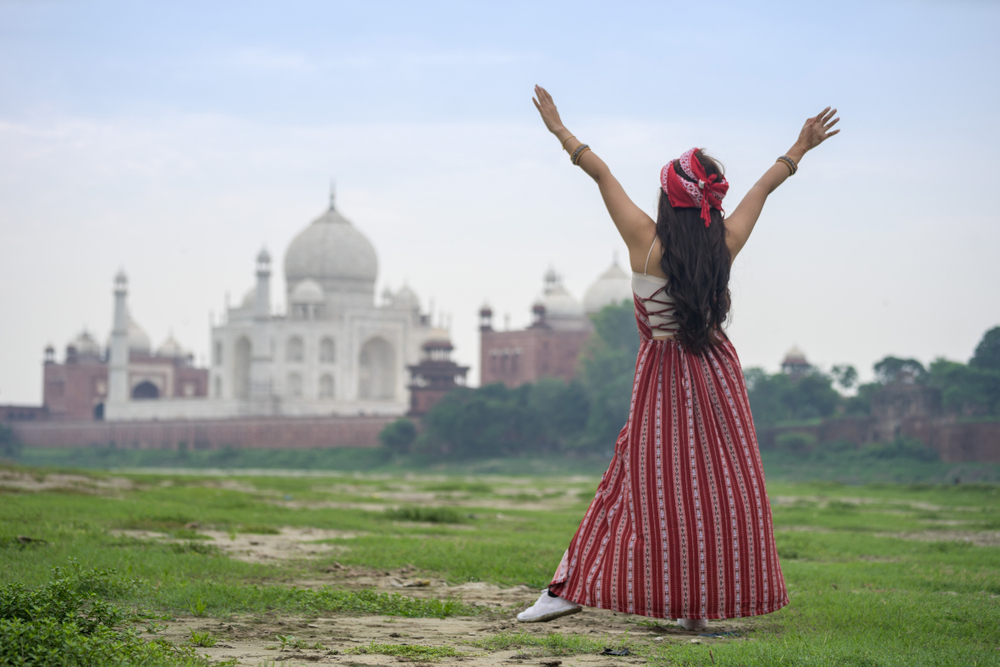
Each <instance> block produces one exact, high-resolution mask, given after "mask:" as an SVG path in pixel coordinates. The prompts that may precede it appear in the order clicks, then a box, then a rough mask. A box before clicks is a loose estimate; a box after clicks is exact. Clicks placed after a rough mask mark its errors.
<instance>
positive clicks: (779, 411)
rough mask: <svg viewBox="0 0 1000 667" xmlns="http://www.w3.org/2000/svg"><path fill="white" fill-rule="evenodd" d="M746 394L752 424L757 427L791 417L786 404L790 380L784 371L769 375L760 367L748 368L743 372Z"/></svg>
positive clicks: (789, 391)
mask: <svg viewBox="0 0 1000 667" xmlns="http://www.w3.org/2000/svg"><path fill="white" fill-rule="evenodd" d="M744 378H746V383H747V396H748V397H749V399H750V411H751V412H752V413H753V421H754V424H755V425H756V426H757V427H758V428H768V427H770V426H774V425H775V424H778V423H780V422H783V421H788V420H790V419H792V416H793V415H792V409H791V406H789V405H788V401H787V398H788V395H789V394H790V393H791V390H792V386H793V383H792V380H791V378H789V377H788V375H786V374H785V373H775V374H774V375H769V374H768V373H767V372H766V371H764V369H762V368H748V369H747V370H746V371H745V372H744Z"/></svg>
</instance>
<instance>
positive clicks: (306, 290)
mask: <svg viewBox="0 0 1000 667" xmlns="http://www.w3.org/2000/svg"><path fill="white" fill-rule="evenodd" d="M292 303H323V288H322V287H320V286H319V283H318V282H316V281H315V280H303V281H302V282H300V283H299V284H298V285H296V286H295V287H294V288H292Z"/></svg>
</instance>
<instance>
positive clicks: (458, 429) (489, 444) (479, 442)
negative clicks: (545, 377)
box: [415, 384, 547, 458]
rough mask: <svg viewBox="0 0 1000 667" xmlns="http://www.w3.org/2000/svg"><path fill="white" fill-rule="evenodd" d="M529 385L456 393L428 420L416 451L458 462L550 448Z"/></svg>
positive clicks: (466, 389) (450, 394) (441, 402)
mask: <svg viewBox="0 0 1000 667" xmlns="http://www.w3.org/2000/svg"><path fill="white" fill-rule="evenodd" d="M531 390H532V387H531V385H522V386H520V387H517V388H516V389H508V388H507V387H505V386H504V385H502V384H491V385H487V386H485V387H480V388H478V389H469V388H465V387H460V388H458V389H455V390H453V391H452V392H451V393H449V394H448V395H447V396H445V397H444V398H443V399H441V401H439V402H438V404H437V405H435V406H434V408H433V409H432V410H431V411H430V412H429V413H427V416H426V417H424V425H425V426H426V429H425V430H424V432H423V433H422V434H421V435H420V436H419V437H418V438H417V442H416V445H415V448H416V449H417V450H419V451H423V452H427V453H432V454H450V455H452V456H455V457H459V458H473V457H492V456H507V455H513V454H520V453H522V452H526V451H532V452H538V451H542V450H544V449H545V448H546V445H547V443H546V441H545V434H544V425H543V424H542V422H541V420H540V419H539V415H538V411H537V410H535V409H534V408H533V407H532V406H531V402H530V397H531Z"/></svg>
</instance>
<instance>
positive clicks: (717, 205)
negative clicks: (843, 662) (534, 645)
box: [518, 86, 840, 630]
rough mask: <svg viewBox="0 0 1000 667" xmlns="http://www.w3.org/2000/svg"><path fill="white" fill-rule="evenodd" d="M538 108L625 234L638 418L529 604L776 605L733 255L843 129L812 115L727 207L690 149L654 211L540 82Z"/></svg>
mask: <svg viewBox="0 0 1000 667" xmlns="http://www.w3.org/2000/svg"><path fill="white" fill-rule="evenodd" d="M534 103H535V107H536V108H537V109H538V112H539V113H540V114H541V116H542V120H543V121H545V126H546V127H547V128H548V129H549V131H550V132H552V133H553V134H554V135H556V139H558V140H559V141H560V143H561V144H562V147H563V149H564V150H565V151H566V152H567V153H569V155H570V159H571V161H572V163H573V164H574V165H578V166H580V167H581V168H582V169H583V170H584V171H585V172H586V173H587V175H589V176H590V177H591V178H593V179H594V180H595V181H597V185H598V187H600V190H601V196H602V197H603V198H604V203H605V205H606V206H607V208H608V213H610V214H611V219H612V220H613V221H614V223H615V226H617V227H618V231H619V233H620V234H621V236H622V239H624V241H625V244H626V245H627V246H628V251H629V262H630V264H631V265H632V289H633V292H634V302H635V315H636V320H637V321H638V325H639V336H640V339H641V342H640V347H639V356H638V359H637V360H636V368H635V381H634V384H633V387H632V401H631V405H630V408H629V417H628V422H627V423H626V424H625V427H624V428H623V429H622V431H621V434H620V435H619V436H618V441H617V442H616V443H615V453H614V457H613V458H612V460H611V465H610V466H609V468H608V471H607V472H606V473H605V474H604V477H603V478H602V479H601V483H600V485H599V486H598V488H597V494H596V496H595V498H594V501H593V502H592V503H591V505H590V507H589V509H588V510H587V513H586V515H585V516H584V518H583V522H582V523H581V524H580V528H579V529H578V530H577V532H576V535H575V536H574V537H573V539H572V541H571V542H570V545H569V549H567V551H566V553H565V554H564V555H563V559H562V562H561V563H560V564H559V567H558V569H557V570H556V573H555V576H554V577H553V579H552V582H551V583H550V584H549V587H548V590H546V591H543V592H542V595H541V597H540V598H539V599H538V602H536V603H535V604H534V605H532V606H531V607H530V608H528V609H527V610H525V611H523V612H522V613H520V614H518V620H520V621H523V622H538V621H547V620H551V619H553V618H558V617H560V616H565V615H566V614H573V613H576V612H578V611H580V610H581V605H586V606H591V607H601V608H604V609H611V610H614V611H619V612H623V613H629V614H641V615H643V616H652V617H654V618H674V619H678V622H679V623H680V624H681V626H682V627H685V628H687V629H689V630H693V629H700V628H702V627H704V626H705V619H718V618H733V617H737V616H754V615H757V614H767V613H770V612H773V611H776V610H778V609H780V608H781V607H783V606H785V605H786V604H788V593H787V591H786V589H785V582H784V578H783V577H782V574H781V568H780V567H779V564H778V554H777V550H776V548H775V544H774V532H773V528H772V524H771V508H770V505H769V504H768V499H767V495H766V493H765V490H764V471H763V468H762V466H761V462H760V453H759V451H758V450H757V441H756V435H755V433H754V427H753V420H752V418H751V416H750V404H749V402H748V400H747V392H746V385H745V383H744V380H743V372H742V369H741V368H740V362H739V358H738V357H737V356H736V350H735V349H734V348H733V346H732V344H731V343H730V342H729V339H728V338H727V337H726V334H725V332H724V331H723V324H724V323H725V321H726V316H727V314H728V312H729V305H730V298H729V269H730V266H731V264H732V261H733V259H735V258H736V255H737V254H739V252H740V250H741V249H742V248H743V246H744V244H746V242H747V238H749V236H750V232H752V231H753V228H754V225H755V224H756V222H757V218H758V217H759V216H760V212H761V209H762V208H763V207H764V202H765V201H766V200H767V197H768V195H770V194H771V193H772V192H774V190H775V189H776V188H777V187H778V186H779V185H781V184H782V183H783V182H784V181H785V179H787V178H788V177H789V176H791V175H793V174H794V173H795V172H796V171H797V170H798V163H799V162H800V161H801V160H802V157H803V156H804V155H805V154H806V152H808V151H810V150H812V149H813V148H815V147H816V146H818V145H820V144H821V143H822V142H823V141H825V140H826V139H828V138H830V137H831V136H833V135H835V134H837V133H838V132H839V131H840V130H834V129H832V128H833V126H834V125H835V124H836V123H837V121H838V120H839V119H837V118H835V115H836V113H837V112H836V109H834V110H831V109H830V108H829V107H827V108H826V109H824V110H823V111H822V112H820V113H819V114H818V115H817V116H815V117H814V118H810V119H809V120H807V121H806V123H805V125H804V126H803V128H802V131H801V132H800V133H799V138H798V140H797V141H796V142H795V144H794V145H793V146H792V148H791V149H790V150H789V151H788V153H786V154H785V155H782V156H781V157H779V158H778V159H777V161H776V162H775V164H774V165H772V166H771V168H770V169H768V170H767V171H766V172H765V173H764V175H763V176H762V177H761V178H760V180H759V181H757V183H756V185H754V186H753V187H752V188H751V189H750V191H749V192H748V193H747V194H746V196H745V197H744V198H743V201H741V202H740V204H739V206H737V207H736V210H735V211H733V213H732V215H730V216H727V217H723V211H722V202H723V198H724V197H725V195H726V192H727V190H728V189H729V183H728V182H727V181H726V179H725V176H724V175H723V171H722V167H721V165H719V164H718V163H717V162H716V161H715V160H713V159H712V158H711V157H709V156H708V155H706V154H705V153H704V152H703V151H701V150H698V149H691V150H689V151H687V152H685V153H684V154H683V155H681V157H680V158H679V159H677V160H672V161H671V162H669V163H667V165H666V166H665V167H663V169H662V171H661V172H660V185H661V190H662V191H661V192H660V203H659V213H658V216H657V220H656V222H653V220H652V219H651V218H650V217H649V216H648V215H646V214H645V213H643V212H642V211H641V210H639V208H638V207H637V206H636V205H635V204H634V203H632V200H631V199H629V197H628V195H626V194H625V191H624V190H623V189H622V187H621V185H620V184H619V183H618V181H617V180H616V179H615V177H614V176H613V175H612V174H611V171H610V170H609V169H608V166H607V165H606V164H604V161H603V160H601V158H599V157H598V156H597V155H596V154H594V152H593V151H592V150H590V147H589V146H587V145H586V144H584V143H582V142H580V141H579V140H578V139H577V138H576V137H575V136H574V135H573V134H572V133H570V131H569V130H567V129H566V127H565V126H564V125H563V124H562V121H561V120H560V118H559V112H558V111H557V110H556V106H555V104H554V103H553V101H552V96H551V95H549V93H548V92H547V91H546V90H545V89H544V88H541V87H538V86H536V87H535V99H534Z"/></svg>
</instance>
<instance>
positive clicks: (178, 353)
mask: <svg viewBox="0 0 1000 667" xmlns="http://www.w3.org/2000/svg"><path fill="white" fill-rule="evenodd" d="M156 356H158V357H169V358H171V359H180V358H183V357H185V356H187V353H186V352H185V351H184V348H182V347H181V344H180V343H178V342H177V339H176V338H174V337H173V335H172V334H171V335H170V336H167V339H166V340H165V341H163V345H161V346H160V347H158V348H157V350H156Z"/></svg>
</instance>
